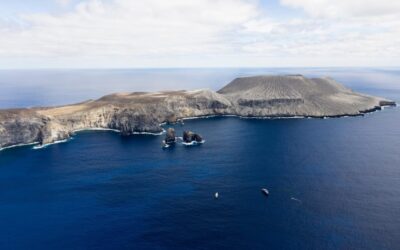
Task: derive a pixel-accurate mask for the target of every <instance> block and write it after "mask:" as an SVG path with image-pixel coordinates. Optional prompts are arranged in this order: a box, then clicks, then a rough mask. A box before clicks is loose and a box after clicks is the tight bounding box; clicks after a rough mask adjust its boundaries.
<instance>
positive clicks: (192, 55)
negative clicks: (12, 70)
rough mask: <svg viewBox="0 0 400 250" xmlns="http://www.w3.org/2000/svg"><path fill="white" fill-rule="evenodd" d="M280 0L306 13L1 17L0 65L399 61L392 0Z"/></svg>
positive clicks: (177, 5) (241, 7)
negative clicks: (275, 16) (286, 15)
mask: <svg viewBox="0 0 400 250" xmlns="http://www.w3.org/2000/svg"><path fill="white" fill-rule="evenodd" d="M57 1H61V2H64V1H65V0H57ZM67 2H69V1H65V3H67ZM281 2H282V3H283V4H284V5H285V6H290V7H294V8H302V9H304V11H306V12H307V13H309V14H310V15H309V17H302V18H299V17H297V18H292V19H289V20H288V19H287V18H286V19H282V20H280V19H272V18H271V17H268V16H267V15H266V14H265V13H268V10H267V11H264V10H263V9H262V8H261V7H260V6H261V5H260V4H259V2H258V1H257V0H191V1H187V0H170V1H164V0H147V1H133V0H109V1H107V2H106V1H101V0H86V1H82V2H80V3H79V4H77V5H76V6H75V8H73V9H72V10H68V11H67V12H64V13H63V14H57V15H56V14H49V13H41V14H24V15H21V16H20V17H19V18H18V19H17V21H11V22H10V20H7V21H6V20H3V21H2V20H1V18H0V37H1V39H0V67H4V66H7V65H9V64H10V65H15V67H27V66H28V67H29V66H31V67H32V65H33V67H34V66H36V65H39V66H43V67H53V66H57V65H59V66H66V67H97V66H102V67H130V66H136V67H140V66H143V67H144V66H150V67H158V66H167V67H173V66H210V67H211V66H265V65H272V66H288V65H297V66H330V65H335V66H337V65H340V64H343V65H349V64H350V65H351V63H354V64H357V65H360V63H361V64H363V65H374V64H377V63H379V64H391V65H392V64H397V65H398V64H399V63H400V61H399V59H397V58H398V57H399V56H400V18H399V17H398V16H397V15H395V13H397V11H398V7H397V6H398V5H399V4H397V1H396V2H395V1H386V2H390V3H393V4H392V5H391V8H389V7H387V6H385V5H384V4H378V3H375V1H370V0H364V1H362V2H363V3H365V5H368V6H363V5H362V4H361V1H359V0H347V1H344V0H336V1H327V0H319V1H318V0H281ZM381 2H385V1H381ZM71 3H72V2H71ZM356 7H357V8H356ZM333 58H335V59H333ZM357 65H354V66H357Z"/></svg>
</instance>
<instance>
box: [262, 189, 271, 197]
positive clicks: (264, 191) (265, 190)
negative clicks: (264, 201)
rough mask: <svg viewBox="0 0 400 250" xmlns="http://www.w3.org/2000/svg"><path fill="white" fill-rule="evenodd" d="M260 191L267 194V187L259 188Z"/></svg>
mask: <svg viewBox="0 0 400 250" xmlns="http://www.w3.org/2000/svg"><path fill="white" fill-rule="evenodd" d="M261 192H262V193H263V194H265V195H266V196H268V195H269V191H268V189H266V188H261Z"/></svg>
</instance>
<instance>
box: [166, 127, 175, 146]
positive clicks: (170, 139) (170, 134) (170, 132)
mask: <svg viewBox="0 0 400 250" xmlns="http://www.w3.org/2000/svg"><path fill="white" fill-rule="evenodd" d="M164 142H165V144H168V145H169V144H174V143H175V142H176V135H175V129H173V128H168V129H167V132H166V134H165V140H164Z"/></svg>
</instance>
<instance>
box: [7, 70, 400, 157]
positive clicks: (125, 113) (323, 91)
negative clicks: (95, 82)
mask: <svg viewBox="0 0 400 250" xmlns="http://www.w3.org/2000/svg"><path fill="white" fill-rule="evenodd" d="M391 105H395V103H394V102H393V101H390V100H387V99H384V98H380V97H374V96H369V95H365V94H361V93H356V92H353V91H352V90H351V89H348V88H346V87H344V86H343V85H341V84H340V83H338V82H336V81H335V80H333V79H331V78H311V79H309V78H306V77H304V76H302V75H287V76H255V77H244V78H237V79H235V80H233V81H232V82H231V83H229V84H228V85H226V86H225V87H223V88H222V89H220V90H219V91H217V92H214V91H212V90H208V89H201V90H195V91H183V90H182V91H163V92H153V93H148V92H134V93H116V94H111V95H107V96H104V97H102V98H100V99H98V100H89V101H86V102H82V103H78V104H73V105H66V106H60V107H38V108H30V109H7V110H0V149H1V148H6V147H10V146H16V145H21V144H31V143H38V144H42V145H43V144H48V143H52V142H55V141H59V140H65V139H68V138H69V137H70V136H71V135H72V134H73V133H74V132H76V131H79V130H85V129H112V130H118V131H120V132H121V134H122V135H131V134H135V133H160V132H161V131H162V128H161V126H160V124H162V123H164V122H170V123H173V122H176V121H178V120H180V119H184V118H189V117H202V116H215V115H216V116H219V115H235V116H243V117H316V118H322V117H340V116H357V115H363V114H365V113H367V112H372V111H375V110H378V109H381V107H382V106H391Z"/></svg>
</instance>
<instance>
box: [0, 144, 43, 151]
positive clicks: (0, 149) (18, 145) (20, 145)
mask: <svg viewBox="0 0 400 250" xmlns="http://www.w3.org/2000/svg"><path fill="white" fill-rule="evenodd" d="M38 143H39V142H32V143H21V144H17V145H12V146H8V147H4V148H0V151H2V150H5V149H10V148H17V147H23V146H31V145H36V144H38Z"/></svg>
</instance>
